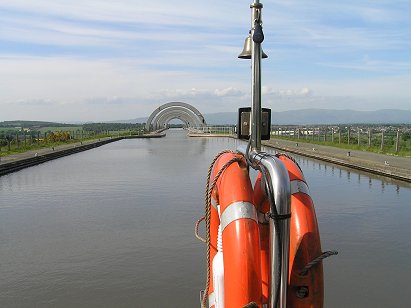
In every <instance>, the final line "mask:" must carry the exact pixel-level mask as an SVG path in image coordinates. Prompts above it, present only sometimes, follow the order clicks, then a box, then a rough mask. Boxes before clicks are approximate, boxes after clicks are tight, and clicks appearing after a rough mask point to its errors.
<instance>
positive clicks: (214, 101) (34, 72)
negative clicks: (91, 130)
mask: <svg viewBox="0 0 411 308" xmlns="http://www.w3.org/2000/svg"><path fill="white" fill-rule="evenodd" d="M250 3H251V0H248V1H245V0H241V1H238V0H237V1H215V0H207V1H181V0H173V1H169V0H156V1H141V0H140V1H139V0H70V1H63V0H36V1H31V0H13V1H10V0H7V1H6V0H0V121H7V120H17V119H19V120H43V121H60V122H73V121H95V122H96V121H113V120H125V119H133V118H138V117H144V116H148V115H150V114H151V112H152V111H153V110H154V109H155V108H157V107H158V106H160V105H162V104H164V103H168V102H173V101H182V102H185V103H188V104H192V105H193V106H195V107H196V108H197V109H199V110H200V112H202V113H203V114H207V113H216V112H232V111H236V110H237V109H238V108H239V107H246V106H250V104H251V98H250V95H251V93H250V92H251V62H250V60H240V59H238V58H237V56H238V54H239V53H240V52H241V50H242V48H243V44H244V39H245V38H246V36H247V34H248V31H249V29H250V26H251V22H250V19H251V17H250V16H251V10H250V7H249V5H250ZM261 3H263V5H264V8H263V11H262V20H263V29H264V35H265V40H264V42H263V50H264V52H265V53H266V54H267V55H268V59H264V60H263V62H262V102H263V105H264V106H265V107H268V108H271V109H272V110H273V111H285V110H295V109H305V108H322V109H354V110H368V111H371V110H379V109H403V110H411V18H409V12H410V10H411V0H397V1H396V0H381V1H379V0H370V1H362V0H355V1H353V0H345V1H341V0H338V1H335V0H317V1H309V0H308V1H304V0H300V1H297V0H265V1H263V0H262V1H261Z"/></svg>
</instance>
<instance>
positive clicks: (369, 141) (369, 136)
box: [368, 128, 371, 147]
mask: <svg viewBox="0 0 411 308" xmlns="http://www.w3.org/2000/svg"><path fill="white" fill-rule="evenodd" d="M368 146H369V147H371V128H369V129H368Z"/></svg>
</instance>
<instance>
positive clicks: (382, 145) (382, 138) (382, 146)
mask: <svg viewBox="0 0 411 308" xmlns="http://www.w3.org/2000/svg"><path fill="white" fill-rule="evenodd" d="M383 149H384V130H382V131H381V151H382V150H383Z"/></svg>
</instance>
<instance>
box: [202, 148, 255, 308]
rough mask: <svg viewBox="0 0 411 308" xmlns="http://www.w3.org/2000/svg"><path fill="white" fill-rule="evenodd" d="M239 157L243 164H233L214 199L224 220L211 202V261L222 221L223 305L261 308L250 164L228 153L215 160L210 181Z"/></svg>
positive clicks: (217, 187) (210, 302)
mask: <svg viewBox="0 0 411 308" xmlns="http://www.w3.org/2000/svg"><path fill="white" fill-rule="evenodd" d="M234 157H239V158H241V159H242V161H241V162H240V163H238V162H235V163H232V164H231V165H230V166H229V167H228V168H227V169H226V170H225V171H224V172H223V173H222V174H221V176H220V177H219V179H218V180H217V183H216V187H215V190H214V191H213V198H214V199H215V201H217V203H218V204H219V206H220V212H221V221H220V216H219V215H218V211H217V209H216V208H215V207H214V206H215V205H216V204H214V205H213V204H210V205H209V206H210V207H211V213H210V260H213V258H214V256H215V255H216V253H217V240H216V238H217V233H218V226H219V225H220V223H221V229H222V243H223V260H224V307H225V308H239V307H243V306H245V305H247V304H249V303H250V302H255V303H257V305H258V306H259V307H261V273H260V268H261V267H260V245H259V241H260V238H259V226H258V218H257V212H256V209H255V206H254V205H253V188H252V185H251V182H250V177H249V174H248V169H247V164H246V162H245V160H244V158H243V156H242V155H240V154H234V153H226V154H223V155H221V156H220V157H219V159H218V160H217V161H216V163H215V167H214V171H213V175H212V177H211V181H213V179H214V177H215V176H216V174H217V172H218V171H219V170H220V169H221V168H222V167H223V166H224V165H225V164H226V163H227V162H228V161H230V160H231V159H232V158H234ZM212 203H213V202H212ZM209 266H210V270H209V273H210V275H211V277H209V278H210V286H209V290H208V298H209V307H214V304H213V302H212V298H213V292H214V286H213V283H212V277H213V268H212V262H210V265H209Z"/></svg>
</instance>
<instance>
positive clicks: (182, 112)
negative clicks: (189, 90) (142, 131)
mask: <svg viewBox="0 0 411 308" xmlns="http://www.w3.org/2000/svg"><path fill="white" fill-rule="evenodd" d="M173 119H179V120H181V121H183V122H184V124H185V126H186V127H204V126H206V122H205V120H204V117H203V115H202V114H201V113H200V111H198V110H197V109H196V108H195V107H193V106H191V105H190V104H186V103H182V102H171V103H167V104H164V105H161V106H160V107H158V108H157V109H156V110H154V111H153V113H152V114H151V115H150V117H149V118H148V120H147V123H146V130H147V131H154V130H158V129H162V128H167V124H168V123H169V122H170V121H171V120H173Z"/></svg>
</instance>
